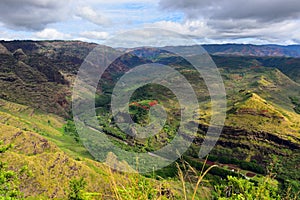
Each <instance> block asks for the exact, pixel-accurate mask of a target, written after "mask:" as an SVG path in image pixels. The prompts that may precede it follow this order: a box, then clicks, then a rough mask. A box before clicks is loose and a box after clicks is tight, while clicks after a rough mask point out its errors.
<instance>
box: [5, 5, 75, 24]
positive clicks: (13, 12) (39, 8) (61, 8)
mask: <svg viewBox="0 0 300 200" xmlns="http://www.w3.org/2000/svg"><path fill="white" fill-rule="evenodd" d="M69 3H70V0H66V1H57V0H1V1H0V22H2V23H3V24H4V25H5V26H7V27H9V28H12V29H17V30H18V29H30V30H41V29H43V28H45V26H46V25H47V24H49V23H54V22H58V21H61V20H63V19H64V18H65V17H66V15H67V13H68V4H69Z"/></svg>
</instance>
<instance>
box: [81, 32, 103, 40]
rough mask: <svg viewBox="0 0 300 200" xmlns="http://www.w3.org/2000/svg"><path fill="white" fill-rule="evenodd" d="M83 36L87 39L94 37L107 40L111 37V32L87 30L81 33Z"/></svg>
mask: <svg viewBox="0 0 300 200" xmlns="http://www.w3.org/2000/svg"><path fill="white" fill-rule="evenodd" d="M79 35H80V36H82V37H85V38H87V39H94V40H105V39H107V38H108V37H109V33H107V32H101V31H100V32H98V31H85V32H82V33H80V34H79Z"/></svg>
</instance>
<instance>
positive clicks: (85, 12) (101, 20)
mask: <svg viewBox="0 0 300 200" xmlns="http://www.w3.org/2000/svg"><path fill="white" fill-rule="evenodd" d="M77 16H79V17H81V18H83V19H85V20H88V21H90V22H92V23H94V24H96V25H99V26H107V25H109V24H110V23H111V22H110V20H109V19H108V18H106V17H104V16H103V15H100V14H99V13H97V12H96V11H95V10H93V9H92V8H90V7H88V6H84V7H81V8H78V12H77Z"/></svg>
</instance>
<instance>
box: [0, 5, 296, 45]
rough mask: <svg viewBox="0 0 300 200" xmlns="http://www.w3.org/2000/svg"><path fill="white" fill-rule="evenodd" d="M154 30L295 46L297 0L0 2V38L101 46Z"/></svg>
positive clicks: (214, 40)
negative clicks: (119, 36)
mask: <svg viewBox="0 0 300 200" xmlns="http://www.w3.org/2000/svg"><path fill="white" fill-rule="evenodd" d="M142 28H160V29H166V30H170V31H174V32H178V33H180V34H183V35H186V36H188V37H190V38H192V39H194V40H195V41H197V42H198V43H201V44H211V43H218V44H223V43H252V44H281V45H289V44H300V1H299V0H251V1H242V0H64V1H57V0H1V1H0V40H16V39H21V40H23V39H31V40H54V39H55V40H82V41H87V42H96V43H100V44H101V43H103V42H105V40H106V39H108V38H111V37H113V36H114V35H117V34H119V33H122V32H126V31H128V30H133V29H142Z"/></svg>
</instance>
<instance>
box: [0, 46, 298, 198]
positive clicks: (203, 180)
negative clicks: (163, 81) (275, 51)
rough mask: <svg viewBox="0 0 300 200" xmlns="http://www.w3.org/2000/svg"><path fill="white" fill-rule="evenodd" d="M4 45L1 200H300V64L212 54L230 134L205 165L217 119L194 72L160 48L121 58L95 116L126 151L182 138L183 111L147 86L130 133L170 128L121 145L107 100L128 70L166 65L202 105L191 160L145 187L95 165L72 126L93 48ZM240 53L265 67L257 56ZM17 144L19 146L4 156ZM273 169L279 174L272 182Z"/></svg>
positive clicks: (163, 91) (134, 103)
mask: <svg viewBox="0 0 300 200" xmlns="http://www.w3.org/2000/svg"><path fill="white" fill-rule="evenodd" d="M1 44H2V46H3V47H2V46H1V48H2V52H0V64H1V69H0V91H1V92H0V132H1V133H0V140H3V141H4V146H1V148H0V154H1V155H0V156H1V161H0V163H1V165H0V183H1V186H0V199H3V198H4V199H5V198H6V199H9V198H11V199H14V198H15V199H16V198H25V199H49V198H53V199H55V198H56V199H74V200H75V199H193V200H195V199H225V198H228V199H298V197H299V193H298V191H299V190H300V184H299V180H300V172H299V162H300V160H299V158H300V140H299V138H300V135H299V134H300V117H299V114H300V97H299V94H300V91H299V88H300V87H299V73H297V72H298V71H299V63H300V61H299V59H298V58H284V57H253V56H240V54H236V53H235V56H228V55H224V56H222V54H219V50H218V49H217V48H223V47H213V49H211V50H212V52H216V54H219V55H215V56H213V59H214V61H215V62H216V64H217V65H218V67H219V69H220V72H221V75H222V77H223V79H224V83H225V87H226V92H227V100H228V102H227V104H228V110H227V118H226V122H225V126H224V128H223V133H222V135H221V137H220V139H219V141H218V143H217V145H216V146H215V147H214V149H213V151H212V152H211V153H210V155H209V157H208V158H207V159H205V160H203V159H199V158H198V152H199V149H200V145H201V143H202V141H203V138H204V137H205V133H206V131H207V128H208V124H209V122H210V119H211V103H210V97H209V93H208V90H207V87H206V85H205V82H204V80H203V79H201V78H199V74H198V73H197V71H196V70H195V69H193V67H192V66H191V65H190V64H189V63H188V62H186V61H185V60H183V59H182V58H180V57H178V56H176V55H173V54H171V53H168V52H165V51H160V50H156V49H154V48H148V49H144V48H141V49H135V50H134V52H133V53H135V55H134V54H133V53H126V54H124V56H122V57H121V58H118V59H117V60H116V61H115V62H114V63H113V64H112V65H111V66H110V68H109V69H107V71H106V72H105V73H104V75H103V77H104V78H102V79H101V81H100V83H99V87H98V90H97V94H96V95H95V106H96V113H97V119H98V122H99V126H100V127H101V128H102V130H103V132H104V133H105V134H106V135H107V136H108V138H109V139H110V140H111V141H112V142H113V143H114V144H116V145H118V146H119V147H120V148H123V149H124V150H126V151H135V152H149V151H154V150H157V149H160V148H161V147H162V146H164V145H166V144H168V143H170V142H171V141H172V139H173V138H174V137H175V135H176V134H177V131H178V127H179V122H180V117H181V111H183V110H184V109H185V108H180V106H179V102H178V100H177V98H176V96H175V95H174V94H173V93H172V91H170V90H169V89H167V88H165V87H163V86H159V85H156V84H148V85H145V86H144V87H141V88H139V89H138V90H136V91H135V92H134V93H133V95H132V97H131V99H130V104H129V112H130V115H131V117H132V119H133V121H134V122H136V123H139V124H140V125H141V126H145V125H147V124H149V122H150V118H149V110H150V109H151V107H152V106H156V105H158V104H159V105H160V106H163V107H164V108H165V111H166V113H167V119H166V123H165V124H164V126H163V128H162V130H160V131H159V133H157V134H156V135H154V136H152V137H149V138H147V139H137V138H135V137H132V136H128V135H126V134H125V133H123V132H122V131H121V130H120V129H119V127H118V126H117V125H116V122H115V121H114V118H113V117H112V114H111V113H110V98H111V93H112V89H113V87H114V85H115V83H116V81H117V80H119V78H120V76H122V75H123V74H124V73H125V72H127V71H128V70H129V69H131V68H132V67H134V66H137V65H140V64H143V63H147V62H155V63H161V64H168V65H169V66H171V67H173V68H174V69H176V70H178V71H179V72H180V73H181V74H183V75H184V76H185V77H186V79H187V80H188V81H189V82H190V83H191V86H192V87H193V89H194V91H195V93H196V95H197V97H198V100H199V107H200V109H199V110H195V113H194V114H195V116H197V118H198V119H197V120H195V121H191V123H196V124H198V125H199V130H198V132H197V134H196V138H195V140H194V143H193V144H192V145H191V147H190V148H189V149H188V151H187V152H186V153H185V154H184V155H183V157H182V158H181V159H179V160H177V161H176V162H175V163H173V164H171V165H169V166H167V167H165V168H163V169H159V170H157V171H155V170H154V171H153V172H152V173H148V174H143V175H139V174H134V173H132V174H131V173H128V174H127V173H120V172H117V171H113V170H111V169H110V168H108V167H107V166H106V165H104V164H102V163H99V162H96V161H95V160H94V159H93V157H92V156H91V155H90V154H89V152H88V151H87V150H86V149H85V148H84V146H83V144H82V141H81V139H80V137H79V135H78V133H77V131H76V127H75V124H74V122H73V121H72V117H71V116H72V115H71V114H70V113H71V89H72V88H71V86H72V83H73V81H74V78H75V75H76V73H77V70H78V68H79V66H80V64H81V63H82V62H83V59H84V58H85V56H86V55H87V54H88V52H89V51H90V50H91V49H92V48H94V47H95V44H88V43H82V42H63V41H43V42H34V41H12V42H1ZM229 46H230V45H229ZM174 48H181V47H174ZM224 48H225V47H224ZM230 48H231V47H230ZM238 48H241V49H240V50H241V51H242V50H243V49H246V50H247V52H248V51H249V52H248V53H249V54H250V55H257V54H256V53H257V52H253V51H254V50H253V48H254V47H253V48H252V47H251V48H248V47H238ZM225 49H226V48H225ZM227 50H228V49H227ZM231 51H233V52H235V50H234V49H230V52H231ZM258 54H259V52H258ZM259 55H260V54H259ZM141 56H143V57H141ZM185 134H186V135H187V136H188V134H189V133H185ZM11 143H13V144H14V145H15V146H14V148H12V149H10V150H9V151H7V147H8V146H9V144H11ZM100 153H101V152H100ZM105 156H106V158H107V160H109V161H111V162H113V164H115V165H116V166H120V167H124V166H125V167H128V164H127V163H125V162H124V160H123V159H124V158H123V157H122V156H116V155H112V154H109V155H105ZM153 162H155V158H154V159H153ZM270 163H275V164H274V166H273V169H272V173H270V170H269V168H268V166H269V165H270ZM130 164H134V163H130ZM139 167H142V166H139ZM132 170H133V171H134V169H132ZM24 171H29V172H30V173H29V174H32V176H31V175H28V174H27V173H23V172H24ZM21 172H22V173H21ZM275 175H276V176H275ZM2 197H3V198H2Z"/></svg>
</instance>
